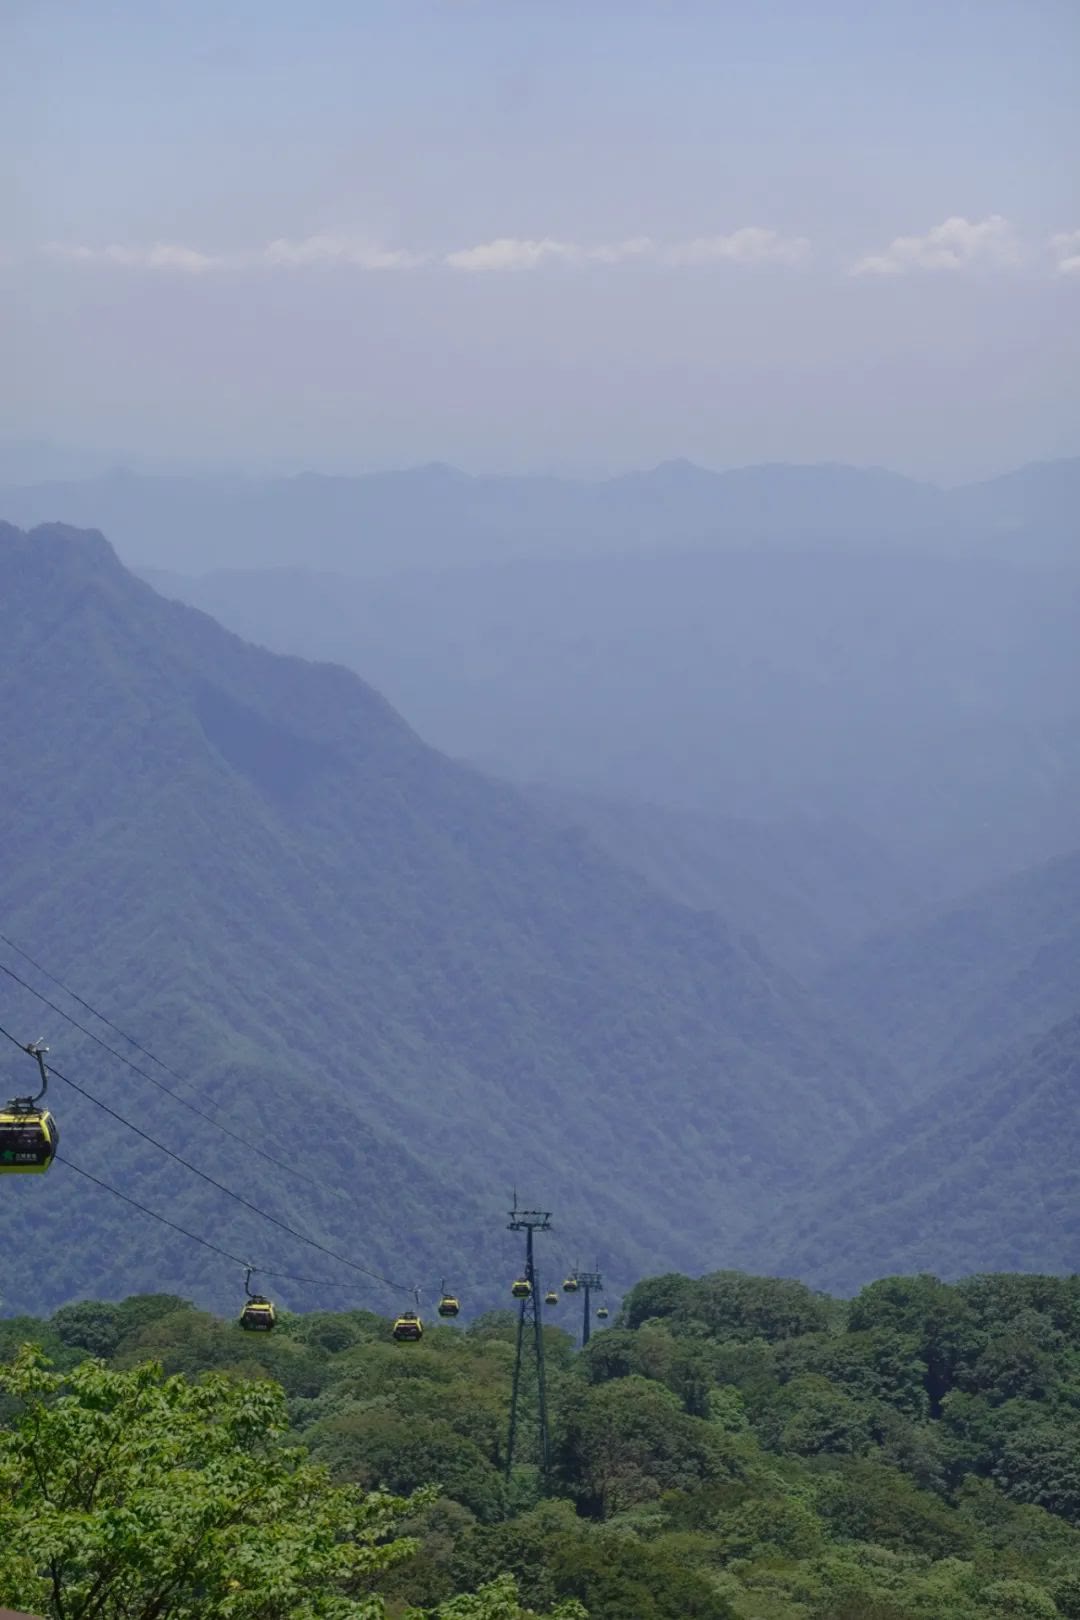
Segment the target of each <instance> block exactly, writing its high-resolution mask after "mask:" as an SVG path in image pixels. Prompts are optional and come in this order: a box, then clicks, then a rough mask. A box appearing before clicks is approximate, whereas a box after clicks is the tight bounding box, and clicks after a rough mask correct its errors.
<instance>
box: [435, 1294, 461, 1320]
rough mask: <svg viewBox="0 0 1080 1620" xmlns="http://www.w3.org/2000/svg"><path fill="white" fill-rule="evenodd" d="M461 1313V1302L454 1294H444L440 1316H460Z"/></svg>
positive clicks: (440, 1305) (440, 1304) (440, 1302)
mask: <svg viewBox="0 0 1080 1620" xmlns="http://www.w3.org/2000/svg"><path fill="white" fill-rule="evenodd" d="M460 1313H461V1303H460V1301H459V1300H456V1299H455V1298H454V1296H453V1294H444V1295H443V1297H442V1299H440V1301H439V1315H440V1316H458V1315H460Z"/></svg>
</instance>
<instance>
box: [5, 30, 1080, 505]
mask: <svg viewBox="0 0 1080 1620" xmlns="http://www.w3.org/2000/svg"><path fill="white" fill-rule="evenodd" d="M0 146H2V149H3V151H4V153H6V154H7V158H6V160H5V164H4V166H3V167H0V210H2V212H0V220H2V227H0V374H2V375H3V377H4V379H5V382H4V386H3V388H2V389H0V446H2V444H3V443H4V442H7V443H8V444H9V445H10V444H17V443H22V442H24V441H36V440H45V441H49V442H51V443H53V444H55V445H60V446H68V447H74V448H79V449H87V448H89V449H92V450H94V451H100V452H102V453H105V454H108V455H112V454H114V453H116V454H123V455H126V456H128V457H130V458H132V459H133V460H134V461H135V462H138V460H139V459H140V458H144V459H148V460H150V461H154V462H160V463H163V464H172V463H175V464H177V465H181V464H183V465H188V464H190V465H198V466H204V465H205V466H207V467H211V466H236V467H240V468H244V469H247V470H250V471H259V470H264V469H270V468H273V469H274V470H279V471H280V470H290V469H299V468H302V467H312V468H316V469H319V470H327V471H363V470H367V469H370V468H379V467H388V466H403V465H409V464H413V463H417V462H424V461H428V460H441V461H448V462H451V463H454V464H456V465H459V466H462V467H465V468H467V469H469V470H470V471H476V472H519V471H540V470H543V471H560V472H572V473H578V474H581V475H585V476H593V475H599V474H603V473H608V472H616V471H620V470H624V469H626V468H630V467H637V466H648V465H652V464H654V463H656V462H658V461H662V460H665V459H668V458H671V457H684V456H685V457H689V458H691V459H693V460H696V461H699V462H701V463H703V464H705V465H708V466H713V467H728V466H737V465H742V464H745V463H749V462H759V461H774V460H791V461H818V460H833V461H847V462H854V463H859V464H877V465H885V466H889V467H894V468H896V469H898V470H900V471H904V472H908V473H912V474H915V475H918V476H923V477H929V478H934V479H937V480H940V481H943V482H955V481H961V480H964V479H968V478H976V477H981V476H987V475H990V474H993V473H995V472H998V471H1001V470H1004V469H1005V468H1007V467H1011V466H1015V465H1018V464H1020V463H1022V462H1024V461H1027V460H1032V459H1040V458H1046V457H1054V456H1061V455H1073V454H1077V453H1080V163H1078V158H1077V154H1078V153H1080V5H1078V4H1077V3H1076V0H874V3H867V0H756V3H749V0H619V3H617V4H616V3H611V0H308V3H306V4H300V3H296V4H289V3H283V0H259V3H258V4H253V3H248V0H229V3H228V4H226V5H222V4H221V3H220V0H214V3H209V0H185V4H184V5H183V6H166V5H164V4H159V5H152V4H151V5H147V4H146V3H145V0H85V3H84V4H80V5H77V6H75V5H72V4H71V0H2V3H0ZM9 459H10V458H9ZM6 464H7V463H5V465H6Z"/></svg>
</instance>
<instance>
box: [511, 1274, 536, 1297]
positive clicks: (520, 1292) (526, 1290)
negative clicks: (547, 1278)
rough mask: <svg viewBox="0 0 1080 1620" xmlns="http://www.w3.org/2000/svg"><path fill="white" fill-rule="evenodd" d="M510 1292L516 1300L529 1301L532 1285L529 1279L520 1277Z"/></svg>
mask: <svg viewBox="0 0 1080 1620" xmlns="http://www.w3.org/2000/svg"><path fill="white" fill-rule="evenodd" d="M510 1292H511V1293H512V1294H513V1296H514V1298H515V1299H528V1297H529V1295H530V1294H531V1293H532V1283H531V1282H530V1281H529V1279H528V1277H519V1278H518V1279H517V1281H516V1282H515V1283H513V1284H512V1285H511V1288H510Z"/></svg>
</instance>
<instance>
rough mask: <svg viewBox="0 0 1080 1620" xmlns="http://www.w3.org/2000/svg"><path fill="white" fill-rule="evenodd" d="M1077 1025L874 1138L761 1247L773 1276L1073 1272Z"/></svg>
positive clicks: (920, 1106)
mask: <svg viewBox="0 0 1080 1620" xmlns="http://www.w3.org/2000/svg"><path fill="white" fill-rule="evenodd" d="M1078 1164H1080V1015H1078V1016H1076V1017H1073V1018H1070V1019H1067V1020H1066V1021H1065V1022H1063V1023H1061V1024H1058V1025H1057V1026H1055V1028H1054V1029H1052V1030H1051V1031H1050V1032H1049V1033H1048V1034H1046V1035H1044V1036H1042V1037H1041V1038H1040V1039H1038V1040H1037V1041H1034V1042H1033V1043H1031V1044H1030V1045H1024V1046H1021V1047H1018V1048H1016V1049H1015V1050H1013V1051H1011V1052H1007V1053H1005V1054H1004V1055H1002V1056H1000V1057H998V1058H996V1059H994V1060H993V1061H992V1062H990V1063H985V1064H980V1065H979V1066H977V1067H976V1068H975V1069H973V1070H972V1071H971V1072H970V1073H969V1074H967V1075H965V1076H963V1077H959V1078H955V1079H950V1080H948V1081H946V1082H945V1083H944V1084H943V1085H941V1086H940V1087H939V1088H938V1089H937V1090H936V1091H934V1092H933V1093H932V1094H931V1095H930V1096H929V1097H925V1098H923V1099H922V1100H921V1101H920V1102H918V1103H916V1104H915V1106H914V1107H912V1108H910V1109H908V1110H907V1111H906V1112H904V1113H903V1114H901V1115H900V1117H899V1118H897V1119H894V1120H891V1121H890V1122H889V1124H888V1125H887V1126H885V1127H882V1128H881V1129H879V1130H877V1131H875V1132H872V1133H871V1134H870V1135H869V1136H868V1137H866V1138H864V1140H863V1141H861V1142H860V1143H859V1144H858V1146H857V1147H856V1148H855V1149H854V1150H852V1151H851V1152H850V1153H848V1154H847V1155H846V1156H845V1158H844V1159H843V1160H842V1161H841V1163H839V1164H837V1165H834V1166H831V1167H830V1169H829V1172H828V1174H827V1175H824V1176H822V1178H821V1181H820V1184H819V1186H818V1187H817V1188H816V1189H815V1190H814V1191H812V1192H811V1193H810V1194H809V1195H806V1196H804V1197H803V1198H802V1200H801V1201H797V1202H796V1204H795V1205H794V1206H788V1207H787V1208H786V1209H785V1210H784V1211H783V1213H782V1215H781V1217H780V1218H779V1219H778V1220H777V1221H774V1222H773V1223H772V1224H771V1225H770V1226H769V1227H767V1228H766V1230H765V1231H764V1232H763V1234H762V1252H763V1253H764V1254H767V1255H768V1258H769V1264H770V1265H772V1266H775V1267H776V1268H777V1269H783V1270H788V1269H790V1270H792V1271H794V1272H795V1273H796V1274H797V1275H798V1276H800V1277H805V1278H807V1279H808V1280H809V1281H812V1282H815V1283H818V1284H819V1285H820V1286H822V1287H826V1288H837V1289H843V1290H845V1291H849V1290H852V1289H854V1288H857V1287H859V1286H860V1285H861V1284H862V1283H864V1282H865V1281H866V1280H867V1278H868V1277H871V1276H873V1275H874V1273H875V1271H877V1270H879V1269H881V1267H882V1266H884V1267H886V1268H887V1267H888V1266H889V1265H890V1263H891V1264H892V1265H903V1266H905V1267H906V1266H919V1265H923V1266H927V1267H929V1266H930V1265H934V1266H940V1257H941V1255H942V1253H948V1255H949V1256H950V1257H951V1258H950V1261H949V1274H950V1275H952V1276H957V1275H961V1274H963V1273H965V1272H968V1271H976V1270H981V1269H984V1268H987V1267H989V1266H990V1265H991V1264H993V1265H998V1264H1000V1263H1001V1261H1002V1258H1003V1257H1004V1259H1005V1261H1006V1262H1007V1263H1008V1264H1009V1265H1011V1266H1014V1267H1015V1268H1016V1269H1017V1270H1031V1271H1038V1270H1043V1269H1046V1270H1052V1271H1060V1272H1075V1271H1077V1270H1080V1199H1078V1197H1077V1190H1078V1176H1077V1165H1078Z"/></svg>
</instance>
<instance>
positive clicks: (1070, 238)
mask: <svg viewBox="0 0 1080 1620" xmlns="http://www.w3.org/2000/svg"><path fill="white" fill-rule="evenodd" d="M1050 246H1051V248H1052V249H1053V251H1054V253H1055V255H1056V256H1057V272H1058V275H1059V276H1076V275H1080V231H1058V233H1057V235H1056V236H1052V237H1051V238H1050Z"/></svg>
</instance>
